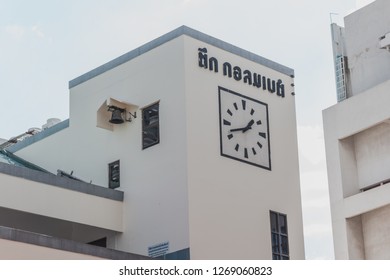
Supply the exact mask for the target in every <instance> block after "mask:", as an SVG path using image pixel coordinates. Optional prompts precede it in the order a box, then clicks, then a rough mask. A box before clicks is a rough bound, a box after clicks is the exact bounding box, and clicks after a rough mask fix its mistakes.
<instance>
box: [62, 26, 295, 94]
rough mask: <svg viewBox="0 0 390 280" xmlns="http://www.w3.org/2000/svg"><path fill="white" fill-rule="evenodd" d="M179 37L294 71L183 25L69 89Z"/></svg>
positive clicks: (75, 81) (71, 83) (288, 72)
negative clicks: (184, 36)
mask: <svg viewBox="0 0 390 280" xmlns="http://www.w3.org/2000/svg"><path fill="white" fill-rule="evenodd" d="M181 35H187V36H189V37H192V38H194V39H197V40H200V41H203V42H205V43H207V44H209V45H212V46H214V47H217V48H220V49H223V50H225V51H228V52H230V53H233V54H235V55H238V56H241V57H243V58H246V59H248V60H251V61H253V62H256V63H259V64H261V65H264V66H266V67H268V68H271V69H273V70H275V71H278V72H280V73H282V74H286V75H288V76H291V75H294V70H293V69H291V68H289V67H287V66H284V65H281V64H279V63H277V62H274V61H271V60H269V59H266V58H264V57H262V56H260V55H257V54H254V53H251V52H249V51H246V50H244V49H241V48H239V47H236V46H234V45H232V44H229V43H226V42H224V41H222V40H219V39H217V38H214V37H212V36H209V35H207V34H204V33H202V32H199V31H197V30H195V29H192V28H189V27H187V26H185V25H183V26H181V27H179V28H177V29H175V30H173V31H171V32H169V33H167V34H165V35H162V36H161V37H159V38H157V39H154V40H153V41H151V42H149V43H146V44H144V45H142V46H141V47H139V48H136V49H134V50H132V51H130V52H128V53H125V54H124V55H121V56H119V57H118V58H115V59H113V60H111V61H109V62H107V63H105V64H103V65H101V66H99V67H97V68H95V69H93V70H91V71H89V72H87V73H85V74H83V75H81V76H79V77H77V78H75V79H73V80H71V81H69V89H71V88H73V87H75V86H77V85H79V84H82V83H84V82H86V81H88V80H90V79H92V78H94V77H96V76H98V75H100V74H103V73H104V72H106V71H109V70H111V69H113V68H115V67H117V66H119V65H121V64H123V63H125V62H128V61H130V60H132V59H133V58H136V57H138V56H140V55H142V54H144V53H146V52H148V51H150V50H152V49H154V48H156V47H158V46H160V45H163V44H165V43H167V42H169V41H171V40H173V39H175V38H177V37H179V36H181Z"/></svg>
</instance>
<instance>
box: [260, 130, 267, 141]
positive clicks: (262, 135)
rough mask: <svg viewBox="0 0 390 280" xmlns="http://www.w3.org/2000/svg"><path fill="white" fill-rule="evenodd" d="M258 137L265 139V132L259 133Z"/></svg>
mask: <svg viewBox="0 0 390 280" xmlns="http://www.w3.org/2000/svg"><path fill="white" fill-rule="evenodd" d="M259 135H260V136H261V137H263V138H264V139H265V138H267V136H266V134H265V132H259Z"/></svg>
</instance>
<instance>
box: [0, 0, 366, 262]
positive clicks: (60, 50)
mask: <svg viewBox="0 0 390 280" xmlns="http://www.w3.org/2000/svg"><path fill="white" fill-rule="evenodd" d="M370 2H373V1H372V0H269V1H266V0H240V1H237V0H235V1H233V0H164V1H161V0H113V1H107V0H105V1H104V0H67V1H60V0H36V1H22V0H0V97H1V101H0V102H1V104H2V106H1V107H2V108H1V110H0V138H3V139H9V138H11V137H13V136H16V135H19V134H21V133H23V132H25V131H27V130H28V129H29V128H32V127H38V128H40V127H41V126H42V125H43V124H45V123H46V120H47V119H49V118H53V117H55V118H60V119H61V120H65V119H67V118H68V117H69V90H68V82H69V81H70V80H72V79H74V78H76V77H78V76H80V75H82V74H84V73H86V72H88V71H89V70H91V69H94V68H96V67H98V66H100V65H102V64H104V63H106V62H108V61H110V60H112V59H114V58H116V57H118V56H120V55H122V54H124V53H126V52H128V51H131V50H133V49H135V48H137V47H139V46H141V45H142V44H144V43H147V42H149V41H151V40H153V39H155V38H157V37H159V36H161V35H163V34H165V33H167V32H169V31H171V30H173V29H175V28H177V27H179V26H181V25H187V26H189V27H191V28H194V29H196V30H198V31H201V32H203V33H206V34H208V35H211V36H213V37H216V38H218V39H221V40H223V41H226V42H228V43H231V44H233V45H235V46H237V47H240V48H243V49H245V50H248V51H251V52H253V53H256V54H258V55H261V56H263V57H266V58H268V59H270V60H273V61H275V62H278V63H280V64H283V65H285V66H288V67H290V68H293V69H294V70H295V92H296V110H297V125H298V127H297V130H298V142H299V161H300V178H301V190H302V205H303V206H302V207H303V219H304V235H305V251H306V258H307V259H333V258H334V252H333V241H332V230H331V218H330V208H329V195H328V183H327V173H326V159H325V148H324V140H323V130H322V110H323V109H325V108H327V107H330V106H332V105H334V104H335V103H336V89H335V79H334V70H333V69H334V66H333V57H332V47H331V34H330V23H331V21H332V22H335V23H338V24H339V25H343V18H344V16H346V15H348V14H349V13H351V12H353V11H355V10H356V9H358V8H360V7H362V6H364V5H366V4H368V3H370Z"/></svg>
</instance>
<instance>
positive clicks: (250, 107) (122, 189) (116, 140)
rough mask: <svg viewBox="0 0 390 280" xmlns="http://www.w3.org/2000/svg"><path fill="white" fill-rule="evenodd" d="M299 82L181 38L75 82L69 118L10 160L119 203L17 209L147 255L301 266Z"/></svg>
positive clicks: (82, 197)
mask: <svg viewBox="0 0 390 280" xmlns="http://www.w3.org/2000/svg"><path fill="white" fill-rule="evenodd" d="M293 75H294V72H293V70H292V69H290V68H288V67H285V66H282V65H280V64H277V63H275V62H272V61H269V60H267V59H265V58H263V57H260V56H258V55H255V54H253V53H250V52H248V51H245V50H243V49H240V48H237V47H235V46H232V45H230V44H228V43H226V42H223V41H220V40H218V39H215V38H213V37H210V36H208V35H205V34H202V33H200V32H198V31H195V30H193V29H190V28H188V27H185V26H183V27H180V28H178V29H176V30H174V31H172V32H170V33H168V34H166V35H164V36H162V37H160V38H158V39H155V40H153V41H152V42H150V43H147V44H145V45H143V46H141V47H139V48H137V49H135V50H133V51H131V52H129V53H127V54H124V55H123V56H120V57H118V58H116V59H114V60H112V61H110V62H108V63H107V64H104V65H102V66H100V67H98V68H96V69H94V70H92V71H90V72H88V73H86V74H84V75H82V76H80V77H78V78H76V79H74V80H72V81H70V83H69V88H70V117H69V120H66V121H64V122H61V123H59V124H56V125H54V126H52V127H50V128H48V129H45V130H43V131H42V132H40V133H38V134H36V135H33V136H31V137H29V138H27V139H25V140H24V141H21V142H19V143H17V144H14V145H12V146H10V147H8V148H7V151H8V152H9V153H12V154H13V155H16V156H17V157H20V158H23V159H24V160H26V161H29V162H32V163H34V164H36V165H38V166H40V167H41V168H44V169H45V170H47V171H49V172H51V173H54V174H57V173H58V174H59V175H62V176H66V177H71V178H74V177H77V178H78V179H80V180H82V181H84V182H90V181H92V184H94V185H98V186H101V187H103V188H101V189H103V190H104V191H111V192H113V193H112V194H110V195H108V198H107V196H105V197H104V199H103V200H104V201H103V202H101V201H100V200H101V198H95V197H90V193H89V191H88V190H86V191H85V192H84V193H83V194H79V193H74V192H72V193H71V194H69V195H70V196H69V198H67V199H68V200H67V202H68V203H69V204H68V207H69V215H67V214H66V213H56V212H57V211H56V210H55V209H57V207H58V205H59V204H60V205H61V203H60V202H58V200H60V199H61V198H60V197H64V199H65V198H66V197H67V196H66V195H65V194H60V193H53V194H52V195H53V196H58V197H57V198H56V199H52V198H49V197H47V199H46V200H45V201H41V200H40V201H39V203H40V207H38V208H40V212H39V211H38V212H34V209H35V207H34V204H35V203H36V202H35V201H29V203H31V204H33V205H32V206H31V207H30V208H29V209H28V210H23V211H25V212H29V213H34V214H31V215H39V216H40V217H41V216H43V217H44V218H45V219H46V220H47V221H48V222H49V221H50V222H51V221H52V222H53V223H56V222H59V221H61V225H62V226H63V227H64V230H65V232H69V234H67V235H66V236H60V237H61V238H66V239H70V240H77V241H79V242H84V243H88V242H93V241H96V240H98V241H97V242H100V243H101V244H103V246H106V247H108V248H111V249H115V250H119V251H124V252H130V253H133V254H138V255H143V256H151V257H158V256H162V255H163V257H164V258H166V259H189V258H191V259H272V258H275V259H303V258H304V243H303V226H302V211H301V196H300V185H299V167H298V152H297V134H296V117H295V98H294V84H293V83H294V82H293V77H294V76H293ZM123 120H124V121H123ZM58 170H60V171H59V172H57V171H58ZM66 180H71V179H69V178H66ZM80 184H82V185H83V187H84V184H86V185H88V183H83V182H80ZM83 187H82V188H83ZM96 188H98V187H97V186H96ZM49 189H50V188H49ZM6 191H9V190H6ZM21 191H23V190H21ZM100 191H101V190H100ZM44 192H45V190H42V193H41V196H46V195H45V194H44ZM118 193H119V194H121V195H122V197H123V200H120V201H119V202H118V200H115V199H113V198H112V196H115V197H116V196H117V195H119V194H118ZM15 195H16V194H15ZM29 195H30V194H29ZM31 195H32V194H31ZM95 200H99V201H98V202H95ZM3 203H5V202H3ZM11 206H12V205H11ZM11 206H7V207H8V208H10V207H11ZM15 207H16V206H15ZM42 208H45V209H42ZM11 209H12V207H11ZM76 209H77V210H76ZM62 210H63V211H65V210H64V209H62ZM75 211H76V212H77V213H74V212H75ZM84 211H85V213H84ZM65 212H66V211H65ZM70 213H72V214H70ZM78 215H80V216H78ZM84 216H85V217H84ZM24 218H27V217H24V216H23V215H22V216H21V217H20V220H21V221H22V220H23V219H24ZM18 226H19V228H21V229H24V228H23V222H21V223H19V225H18ZM93 229H95V230H93ZM27 230H28V229H27ZM39 230H40V231H39V233H42V234H46V233H45V232H42V231H44V230H42V228H39ZM36 231H37V230H36ZM55 234H56V233H55V232H54V231H53V232H51V233H50V234H49V235H54V236H56V235H55ZM136 257H137V256H136Z"/></svg>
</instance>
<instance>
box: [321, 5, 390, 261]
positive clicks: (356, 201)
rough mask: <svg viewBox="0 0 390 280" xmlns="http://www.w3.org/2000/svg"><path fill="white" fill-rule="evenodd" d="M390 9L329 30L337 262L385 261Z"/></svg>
mask: <svg viewBox="0 0 390 280" xmlns="http://www.w3.org/2000/svg"><path fill="white" fill-rule="evenodd" d="M389 14H390V2H389V1H387V0H377V1H375V2H373V3H371V4H369V5H368V6H366V7H364V8H362V9H360V10H358V11H356V12H354V13H352V14H350V15H348V16H347V17H345V20H344V21H345V28H341V27H339V26H337V25H335V24H333V25H332V37H333V46H334V48H333V49H334V54H335V56H334V57H335V65H336V78H337V89H338V101H339V103H337V104H336V105H334V106H332V107H330V108H328V109H326V110H324V112H323V119H324V130H325V145H326V157H327V165H328V179H329V193H330V202H331V212H332V224H333V235H334V248H335V256H336V258H337V259H389V258H390V234H389V232H390V219H389V217H390V184H389V182H390V169H389V166H390V110H389V108H390V94H389V91H390V52H389V49H390V17H389V16H388V15H389Z"/></svg>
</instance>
